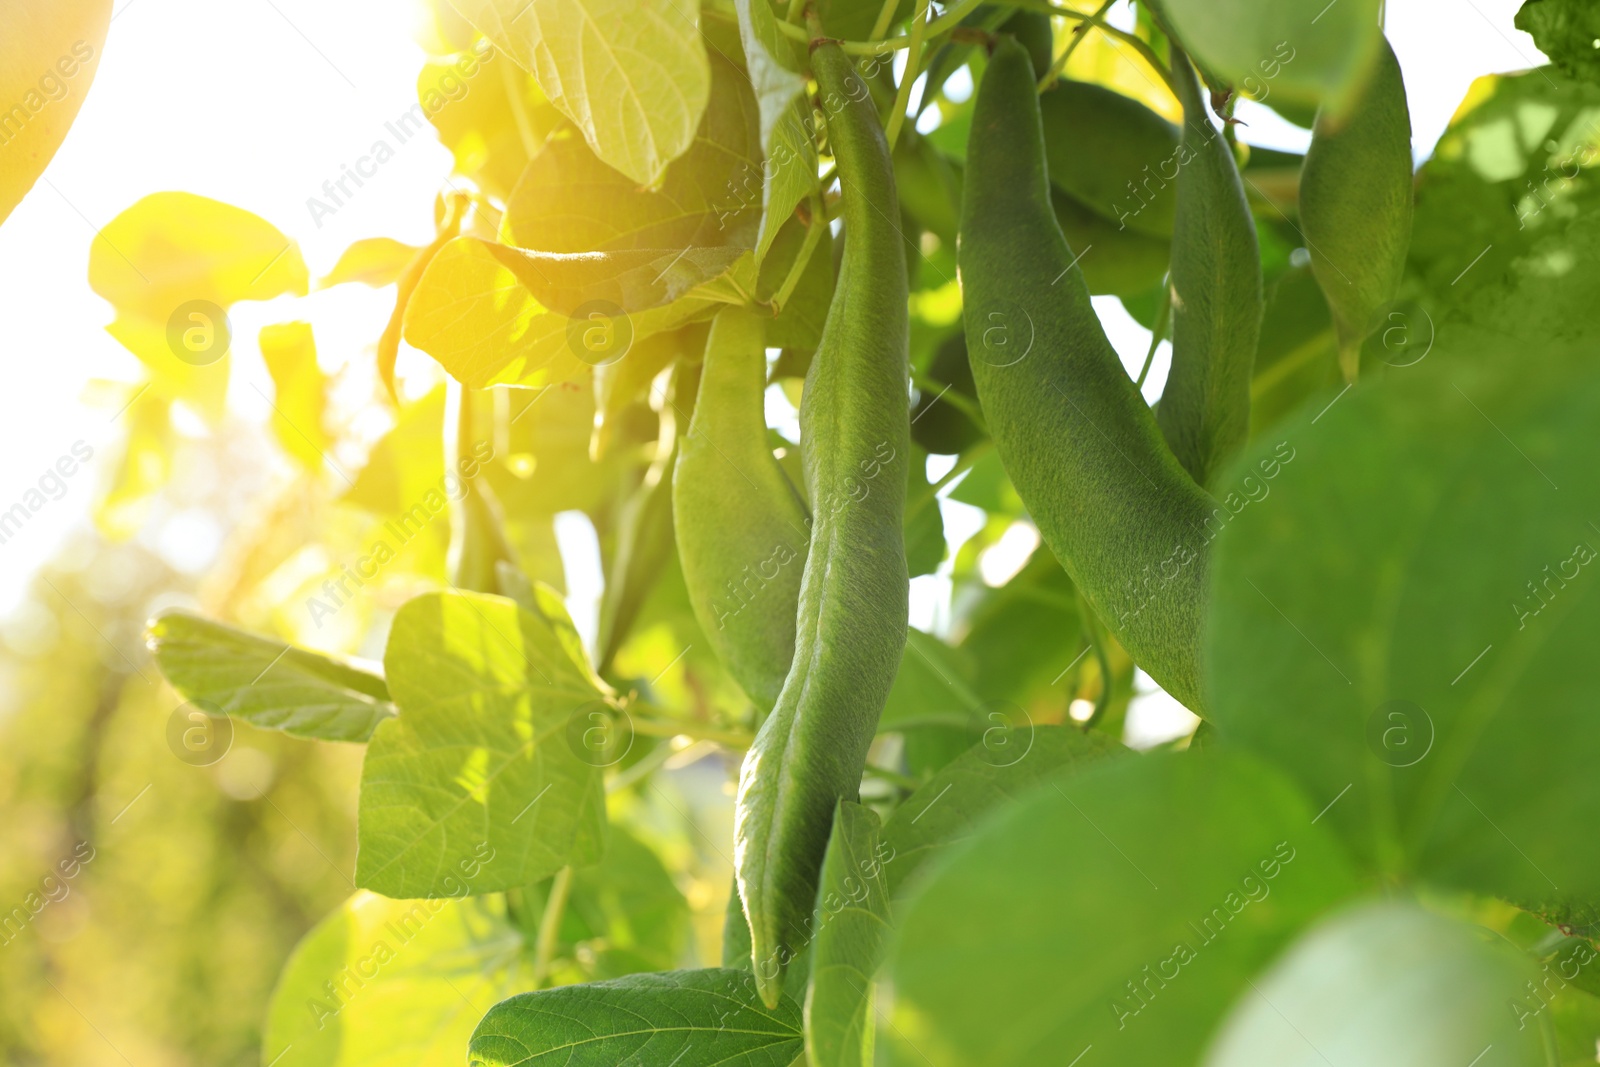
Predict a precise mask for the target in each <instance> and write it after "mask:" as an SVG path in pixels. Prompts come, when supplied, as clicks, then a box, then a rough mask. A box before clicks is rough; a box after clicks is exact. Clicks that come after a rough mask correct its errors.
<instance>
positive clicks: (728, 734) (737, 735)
mask: <svg viewBox="0 0 1600 1067" xmlns="http://www.w3.org/2000/svg"><path fill="white" fill-rule="evenodd" d="M636 708H638V709H643V710H648V711H652V712H655V713H656V714H658V715H664V716H669V717H668V718H661V719H647V718H643V717H641V716H638V715H634V714H632V711H633V710H634V709H636ZM622 710H623V711H624V712H627V713H629V714H628V721H629V722H630V723H631V724H632V726H633V732H634V733H636V734H644V735H645V736H646V737H677V736H679V735H680V734H681V735H682V736H684V737H692V738H694V739H695V740H697V741H715V742H717V744H719V745H727V746H728V747H729V748H749V747H750V742H751V741H752V740H754V737H753V735H751V734H747V733H744V732H742V731H738V730H718V729H717V728H715V727H712V726H705V725H703V724H701V723H697V722H695V721H693V720H692V719H674V718H670V716H671V715H672V712H671V711H670V710H669V709H667V708H663V707H658V706H657V705H655V704H650V703H647V702H645V701H642V700H637V701H634V702H633V703H631V704H628V705H626V706H625V707H624V708H623V709H622Z"/></svg>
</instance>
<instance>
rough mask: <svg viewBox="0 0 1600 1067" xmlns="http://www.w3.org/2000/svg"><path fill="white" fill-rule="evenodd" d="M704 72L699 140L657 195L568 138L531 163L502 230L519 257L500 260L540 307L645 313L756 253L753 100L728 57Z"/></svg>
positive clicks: (757, 165)
mask: <svg viewBox="0 0 1600 1067" xmlns="http://www.w3.org/2000/svg"><path fill="white" fill-rule="evenodd" d="M711 74H712V78H711V97H710V102H709V103H708V104H707V106H706V110H705V116H704V118H703V119H702V120H701V123H700V128H699V130H698V131H697V132H696V134H695V138H694V142H693V143H692V144H691V145H690V146H689V150H688V151H687V152H685V153H684V154H683V155H681V156H679V157H678V158H677V159H676V160H674V161H673V162H672V163H671V165H669V166H668V167H667V169H666V172H665V174H663V176H662V179H661V182H660V184H659V186H658V187H655V188H648V189H641V188H640V187H639V184H638V182H636V181H635V180H633V179H632V178H630V177H628V176H627V175H625V174H622V173H619V172H618V171H617V170H616V169H614V168H612V167H610V166H607V165H606V164H605V163H604V162H603V161H602V160H601V159H600V158H598V157H597V156H596V155H595V154H594V152H592V151H590V149H589V147H588V146H587V145H585V144H584V143H583V141H582V140H581V139H579V138H578V137H576V136H572V135H571V134H570V133H569V134H567V135H562V134H557V135H555V136H554V137H552V138H551V139H550V140H549V141H548V142H546V144H545V146H544V149H543V150H542V151H541V152H539V154H538V155H536V156H534V158H533V160H532V161H531V162H530V163H529V164H528V167H527V170H525V171H524V172H523V174H522V177H521V178H520V179H519V180H518V182H517V186H516V188H515V189H514V190H513V191H512V194H511V199H510V200H509V201H508V202H507V204H506V214H505V219H504V222H503V224H502V233H503V235H504V237H505V239H506V241H507V243H508V244H511V245H515V246H517V248H518V249H522V250H524V251H522V252H521V253H520V254H519V253H514V252H510V251H509V250H508V251H507V252H506V253H505V254H503V255H501V257H500V258H501V261H502V262H504V263H506V265H507V266H509V267H511V269H512V270H513V271H516V272H517V274H518V277H520V278H521V279H522V281H523V284H525V285H527V286H528V288H529V290H530V291H532V293H533V294H534V296H535V297H536V298H537V299H538V300H539V301H540V302H541V303H542V304H544V305H545V306H546V307H548V308H550V309H552V310H555V311H559V312H561V313H562V314H567V315H571V314H575V313H577V310H576V309H577V308H579V307H581V306H582V305H584V304H586V303H590V302H593V301H606V302H609V303H612V304H615V305H618V306H620V307H621V309H622V310H624V311H630V312H632V311H643V310H645V309H646V308H650V307H655V306H657V305H659V304H663V303H667V302H668V301H670V300H674V299H676V298H677V297H679V296H681V295H683V293H684V292H686V291H688V290H689V289H691V288H693V287H694V286H696V285H699V284H700V283H701V282H705V281H708V280H710V279H711V278H714V277H716V276H717V275H719V274H721V273H723V272H724V271H725V270H727V269H728V268H729V267H730V266H732V265H733V263H734V261H735V260H737V259H738V256H739V253H740V252H741V251H743V250H745V249H749V248H752V247H753V246H754V245H755V240H756V229H757V226H758V224H759V221H760V214H761V204H760V193H759V186H760V182H761V144H760V126H759V119H758V116H757V110H756V101H755V98H754V96H753V95H752V94H751V91H750V84H749V81H748V80H747V78H746V77H745V74H744V72H743V71H742V70H740V69H739V68H738V67H736V66H734V65H733V63H732V62H730V61H729V60H727V59H724V58H722V57H721V56H714V57H713V58H712V60H711ZM519 265H520V266H519Z"/></svg>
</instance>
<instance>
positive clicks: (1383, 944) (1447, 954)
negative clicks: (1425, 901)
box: [1205, 901, 1592, 1067]
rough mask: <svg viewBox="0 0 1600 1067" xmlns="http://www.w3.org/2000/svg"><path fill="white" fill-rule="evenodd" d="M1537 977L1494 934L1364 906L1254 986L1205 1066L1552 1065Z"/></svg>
mask: <svg viewBox="0 0 1600 1067" xmlns="http://www.w3.org/2000/svg"><path fill="white" fill-rule="evenodd" d="M1538 978H1539V974H1538V971H1537V969H1536V968H1535V967H1534V965H1533V961H1532V960H1530V959H1529V958H1528V957H1527V956H1526V955H1524V954H1522V953H1520V952H1518V951H1517V950H1516V949H1514V948H1513V947H1512V946H1511V945H1510V944H1509V943H1507V942H1505V941H1502V940H1500V939H1499V938H1497V937H1496V936H1495V935H1493V934H1490V933H1489V932H1488V931H1486V930H1483V929H1481V928H1474V927H1472V926H1468V925H1467V924H1465V923H1462V922H1458V921H1456V920H1454V919H1447V918H1444V917H1442V916H1439V915H1434V914H1432V913H1431V912H1427V911H1423V910H1422V909H1421V908H1419V907H1417V906H1416V905H1415V904H1410V903H1403V902H1400V901H1384V902H1373V903H1367V904H1362V905H1359V906H1357V907H1355V908H1353V909H1350V910H1348V911H1344V912H1341V913H1339V914H1338V915H1335V916H1332V917H1330V918H1328V919H1326V920H1324V921H1323V922H1321V923H1319V924H1317V926H1316V927H1314V928H1313V929H1312V930H1311V931H1309V932H1308V933H1306V934H1305V936H1303V937H1302V938H1301V939H1300V940H1299V941H1297V942H1296V943H1295V944H1294V945H1292V946H1291V947H1290V948H1289V950H1288V952H1286V953H1284V955H1283V958H1282V959H1280V960H1279V961H1278V962H1277V963H1275V964H1273V966H1272V968H1271V969H1270V970H1269V971H1267V972H1266V973H1265V974H1264V975H1262V976H1260V977H1259V978H1257V979H1255V980H1254V981H1252V982H1251V988H1249V989H1247V990H1245V991H1244V992H1243V993H1242V994H1241V995H1240V997H1239V1000H1238V1002H1237V1003H1236V1004H1235V1005H1234V1008H1233V1011H1232V1013H1231V1014H1230V1016H1229V1018H1228V1020H1227V1022H1226V1024H1225V1025H1224V1026H1223V1028H1222V1030H1221V1031H1220V1032H1219V1033H1218V1034H1217V1037H1216V1040H1215V1041H1214V1043H1213V1044H1212V1046H1211V1050H1210V1052H1209V1053H1208V1054H1207V1055H1206V1058H1205V1067H1257V1065H1258V1064H1265V1063H1270V1064H1272V1065H1273V1067H1327V1065H1328V1064H1337V1065H1339V1067H1344V1065H1345V1064H1349V1065H1352V1067H1354V1065H1355V1064H1361V1065H1362V1067H1463V1065H1465V1064H1469V1063H1470V1064H1473V1065H1475V1067H1543V1065H1544V1064H1546V1063H1549V1062H1550V1061H1549V1060H1547V1059H1546V1058H1545V1049H1544V1041H1545V1035H1544V1032H1543V1030H1544V1027H1542V1026H1540V1025H1538V1024H1534V1025H1529V1024H1528V1020H1529V1019H1531V1018H1532V1016H1533V1015H1534V1013H1535V1011H1536V1010H1537V1007H1538V1006H1539V1005H1542V1004H1543V1001H1542V1000H1540V999H1536V998H1535V997H1534V996H1533V995H1532V994H1531V993H1530V992H1529V990H1536V989H1537V988H1538V986H1537V985H1536V981H1537V979H1538ZM1508 1008H1509V1009H1510V1010H1507V1009H1508ZM1546 1022H1548V1020H1546ZM1591 1051H1592V1050H1591Z"/></svg>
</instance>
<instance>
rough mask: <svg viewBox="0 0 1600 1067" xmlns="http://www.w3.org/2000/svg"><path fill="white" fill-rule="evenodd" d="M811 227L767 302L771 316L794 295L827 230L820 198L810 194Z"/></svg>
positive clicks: (807, 229) (825, 215) (826, 220)
mask: <svg viewBox="0 0 1600 1067" xmlns="http://www.w3.org/2000/svg"><path fill="white" fill-rule="evenodd" d="M810 208H811V225H810V226H808V227H807V228H806V239H805V241H804V242H803V243H802V244H801V245H800V251H799V253H798V254H797V255H796V256H795V257H794V262H793V263H791V264H789V273H788V274H787V275H786V276H785V277H784V279H783V284H782V285H780V286H778V291H777V292H775V293H773V294H772V299H771V300H770V301H768V303H770V304H771V305H772V313H773V315H777V314H778V313H779V312H780V311H782V310H783V306H784V305H785V304H787V303H788V302H789V297H791V296H793V295H794V290H795V286H797V285H799V284H800V276H801V275H803V274H804V273H805V271H806V267H807V265H808V264H810V262H811V253H812V252H814V251H816V248H817V243H818V242H819V241H821V240H822V231H823V230H824V229H826V228H827V225H828V219H827V213H826V212H825V211H824V210H823V208H822V197H821V196H819V195H818V194H816V193H812V194H811V200H810Z"/></svg>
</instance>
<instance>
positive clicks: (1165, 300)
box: [1133, 279, 1172, 389]
mask: <svg viewBox="0 0 1600 1067" xmlns="http://www.w3.org/2000/svg"><path fill="white" fill-rule="evenodd" d="M1171 318H1172V282H1171V280H1170V279H1169V280H1168V281H1167V284H1166V285H1163V286H1162V287H1161V307H1160V308H1158V309H1157V311H1156V328H1155V329H1154V330H1152V331H1150V351H1148V352H1146V353H1145V354H1144V366H1142V367H1140V368H1139V379H1138V381H1136V382H1134V383H1133V387H1134V388H1135V389H1143V388H1144V380H1145V377H1146V376H1147V375H1148V374H1149V373H1150V364H1151V363H1154V362H1155V358H1156V349H1158V348H1160V347H1161V342H1162V340H1163V339H1164V338H1165V337H1166V335H1167V323H1168V322H1169V321H1170V320H1171Z"/></svg>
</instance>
